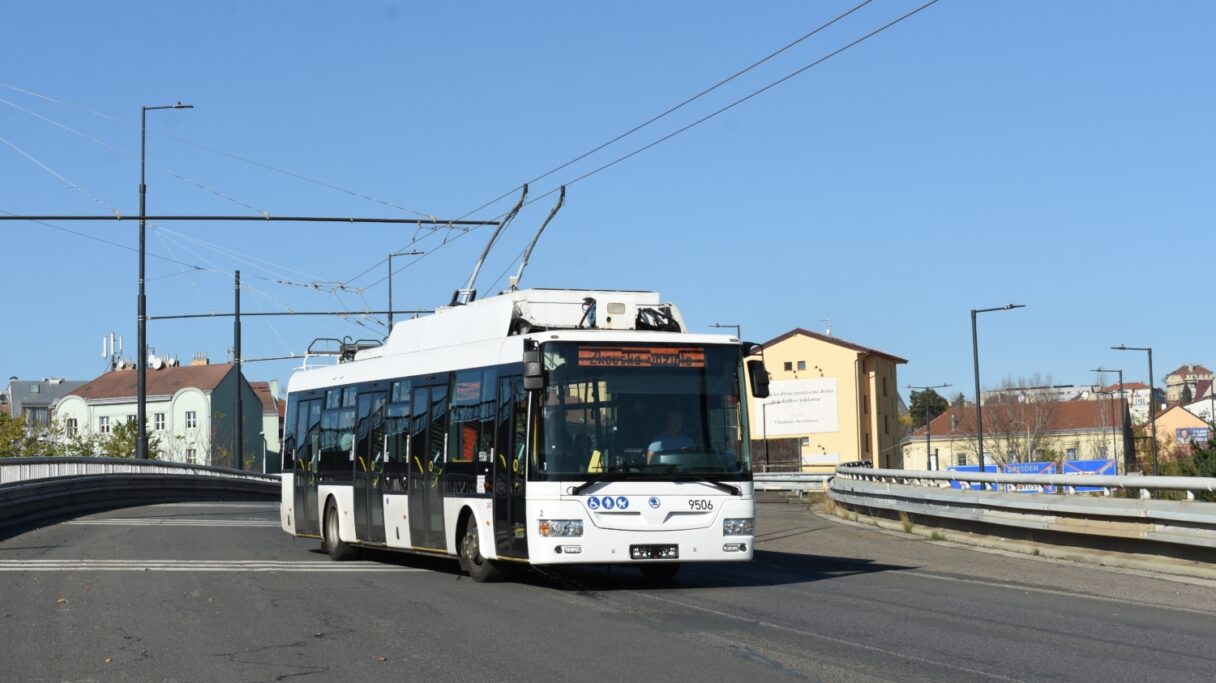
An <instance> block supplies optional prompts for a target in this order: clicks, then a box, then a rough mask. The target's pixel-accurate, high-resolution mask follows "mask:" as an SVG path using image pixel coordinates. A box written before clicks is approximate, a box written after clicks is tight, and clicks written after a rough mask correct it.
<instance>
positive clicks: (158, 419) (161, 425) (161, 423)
mask: <svg viewBox="0 0 1216 683" xmlns="http://www.w3.org/2000/svg"><path fill="white" fill-rule="evenodd" d="M152 424H153V429H155V430H156V431H158V432H163V431H165V414H164V413H157V414H156V416H155V418H153V421H152Z"/></svg>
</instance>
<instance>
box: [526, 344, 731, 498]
mask: <svg viewBox="0 0 1216 683" xmlns="http://www.w3.org/2000/svg"><path fill="white" fill-rule="evenodd" d="M541 348H542V351H543V358H544V367H545V370H546V373H547V378H548V379H547V383H546V388H545V391H544V392H542V393H541V394H540V398H539V405H538V406H537V407H538V409H539V410H538V413H539V415H540V421H541V429H540V430H539V432H540V434H539V436H540V439H539V443H538V445H537V446H538V447H537V448H536V449H535V451H534V454H533V458H534V460H533V463H532V465H533V466H532V467H531V468H530V476H531V477H532V478H534V479H549V480H559V481H572V480H587V479H598V478H601V477H604V478H629V479H634V478H637V479H658V480H676V479H687V478H689V477H690V476H695V477H697V478H703V479H707V480H728V481H739V480H745V479H750V477H751V456H750V448H749V441H748V433H747V415H746V406H745V405H744V402H742V401H741V400H740V387H742V386H745V384H744V382H743V374H742V363H741V358H740V353H739V348H738V347H737V346H725V345H723V346H717V345H692V344H671V345H659V344H620V343H615V344H590V343H577V342H550V343H547V344H544V345H543V346H542V347H541Z"/></svg>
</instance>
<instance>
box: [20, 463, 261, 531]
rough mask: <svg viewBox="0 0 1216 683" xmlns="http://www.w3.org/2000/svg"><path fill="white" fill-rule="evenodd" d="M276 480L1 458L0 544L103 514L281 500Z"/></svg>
mask: <svg viewBox="0 0 1216 683" xmlns="http://www.w3.org/2000/svg"><path fill="white" fill-rule="evenodd" d="M279 495H280V479H279V477H278V476H277V475H266V474H260V473H255V472H244V471H241V470H234V469H227V468H222V467H206V466H203V465H187V464H183V463H173V462H161V461H155V460H152V461H148V460H132V459H126V458H80V457H54V458H0V538H5V537H7V536H9V535H12V534H15V533H20V532H22V531H25V530H28V529H30V528H34V527H37V526H40V525H43V524H47V523H51V522H55V521H59V520H62V519H70V518H72V517H76V516H79V515H83V514H89V513H92V512H97V511H100V510H109V509H114V508H122V507H130V506H136V505H151V504H158V503H176V502H185V501H198V500H262V501H273V500H277V499H278V498H279Z"/></svg>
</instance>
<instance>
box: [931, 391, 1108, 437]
mask: <svg viewBox="0 0 1216 683" xmlns="http://www.w3.org/2000/svg"><path fill="white" fill-rule="evenodd" d="M1119 403H1120V402H1119V401H1117V400H1115V401H1059V402H1057V403H1037V404H1036V403H1030V404H1025V403H985V404H984V433H985V434H989V433H997V431H998V430H999V431H1001V432H1004V431H1009V427H1010V426H1011V425H1013V428H1012V431H1015V432H1016V431H1019V430H1025V426H1023V425H1024V424H1025V423H1026V422H1027V417H1029V418H1030V419H1029V421H1030V427H1031V430H1032V431H1038V432H1040V433H1043V432H1064V431H1073V430H1083V429H1102V428H1105V429H1114V428H1115V427H1120V426H1121V425H1122V422H1123V420H1122V417H1123V416H1122V415H1121V411H1120V409H1119ZM1036 406H1041V407H1042V408H1043V410H1044V411H1049V412H1045V413H1044V418H1043V419H1045V420H1046V424H1044V425H1043V426H1042V427H1041V428H1039V429H1037V430H1036V429H1035V422H1036V421H1037V420H1036V418H1035V415H1036V413H1035V412H1034V411H1035V407H1036ZM952 417H957V418H958V420H957V426H956V427H955V428H954V429H953V430H952V429H951V423H952V420H951V418H952ZM930 427H932V429H933V436H938V435H941V436H949V435H950V434H952V433H953V434H974V432H975V406H974V405H968V406H965V407H963V408H959V407H957V406H950V408H949V409H947V410H946V412H944V413H942V414H941V415H938V416H937V417H935V418H933V421H932V422H931V423H930ZM924 435H925V428H924V427H921V428H920V429H917V430H916V431H914V432H912V436H913V437H917V436H921V437H923V436H924Z"/></svg>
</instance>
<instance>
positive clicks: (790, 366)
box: [785, 360, 794, 372]
mask: <svg viewBox="0 0 1216 683" xmlns="http://www.w3.org/2000/svg"><path fill="white" fill-rule="evenodd" d="M793 369H794V364H793V363H792V362H791V361H788V360H787V361H785V371H786V372H790V371H791V370H793Z"/></svg>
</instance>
